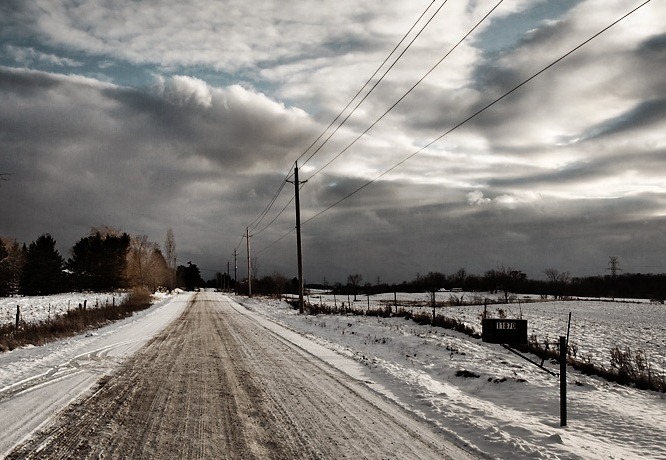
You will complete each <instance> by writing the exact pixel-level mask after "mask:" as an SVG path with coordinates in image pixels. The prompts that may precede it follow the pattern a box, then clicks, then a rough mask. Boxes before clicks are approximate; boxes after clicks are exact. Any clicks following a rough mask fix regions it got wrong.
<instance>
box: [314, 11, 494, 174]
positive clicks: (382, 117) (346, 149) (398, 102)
mask: <svg viewBox="0 0 666 460" xmlns="http://www.w3.org/2000/svg"><path fill="white" fill-rule="evenodd" d="M503 1H504V0H499V1H498V2H497V3H496V4H495V6H493V7H492V8H491V9H490V11H488V12H487V13H486V14H485V15H484V16H483V17H482V18H481V20H479V21H478V22H477V23H476V24H475V25H474V27H472V28H471V29H470V30H469V31H468V32H467V33H466V34H465V35H464V36H463V37H462V38H461V39H460V40H459V41H458V42H457V43H456V44H455V45H453V47H452V48H451V49H450V50H449V51H448V52H447V53H446V54H445V55H444V56H443V57H442V58H441V59H440V60H438V61H437V62H436V63H435V64H434V65H433V66H432V67H430V69H428V71H427V72H426V73H425V74H424V75H423V76H422V77H421V78H420V79H419V80H418V81H417V82H416V83H414V85H412V87H411V88H409V89H408V90H407V91H406V92H405V93H404V94H403V95H402V96H400V98H398V100H397V101H395V102H394V103H393V105H391V106H390V107H389V108H388V109H387V110H386V111H385V112H384V113H382V115H381V116H380V117H379V118H377V119H376V120H375V121H374V122H373V123H372V124H371V125H370V126H368V127H367V128H366V129H365V130H364V131H363V132H362V133H361V134H359V135H358V136H357V137H356V138H355V139H354V140H353V141H352V142H350V143H349V144H348V145H347V146H346V147H345V148H344V149H342V150H341V151H340V152H338V153H337V154H336V155H335V156H334V157H333V158H331V160H329V161H328V162H327V163H326V164H325V165H324V166H322V167H321V168H319V169H318V170H316V171H315V172H314V173H312V174H311V175H310V177H309V178H308V180H310V179H312V178H313V177H315V176H316V175H317V174H319V173H320V172H322V171H323V170H324V169H326V168H327V167H329V166H330V165H331V164H332V163H333V162H334V161H335V160H337V159H338V158H340V157H341V156H342V155H343V154H344V153H345V152H346V151H348V150H349V149H350V148H351V147H352V146H353V145H354V144H356V143H357V142H358V141H359V140H360V139H361V138H362V137H363V136H365V135H366V134H367V133H368V132H369V131H370V130H371V129H372V128H374V127H375V126H376V125H377V124H378V123H379V122H380V121H382V120H383V119H384V117H386V115H388V114H389V113H390V112H391V111H392V110H393V109H395V108H396V106H397V105H398V104H400V103H401V102H402V101H403V100H404V99H405V98H406V97H407V96H408V95H409V94H410V93H411V92H412V91H414V89H416V87H417V86H418V85H420V84H421V83H422V82H423V80H425V79H426V78H427V77H428V76H429V75H430V74H431V73H432V72H434V71H435V69H436V68H437V67H439V65H440V64H441V63H442V62H444V60H445V59H446V58H447V57H449V55H450V54H451V53H452V52H453V51H455V50H456V49H457V48H458V46H460V45H461V44H462V42H464V41H465V40H466V39H467V38H468V37H469V36H470V35H471V34H472V33H473V32H474V31H475V30H476V29H477V28H478V27H479V26H480V25H481V23H483V22H484V21H485V20H486V19H487V18H488V16H490V15H491V14H492V13H493V11H495V10H496V9H497V8H498V7H499V6H500V5H501V4H502V2H503Z"/></svg>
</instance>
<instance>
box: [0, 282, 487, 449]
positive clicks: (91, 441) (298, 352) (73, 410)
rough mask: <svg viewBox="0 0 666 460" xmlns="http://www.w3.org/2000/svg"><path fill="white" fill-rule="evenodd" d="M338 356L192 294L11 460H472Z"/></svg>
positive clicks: (218, 298) (224, 303) (232, 306)
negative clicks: (133, 351) (137, 348)
mask: <svg viewBox="0 0 666 460" xmlns="http://www.w3.org/2000/svg"><path fill="white" fill-rule="evenodd" d="M328 359H330V360H335V361H336V362H332V363H331V364H333V365H331V364H329V363H327V362H326V360H328ZM341 359H342V358H340V357H339V356H333V354H332V353H330V352H329V351H327V350H324V349H320V348H319V347H318V346H317V345H315V344H314V343H312V342H309V341H305V340H304V339H303V338H302V337H301V336H298V335H296V334H293V333H291V332H290V331H287V330H285V329H282V328H280V327H279V326H276V325H275V324H274V323H271V322H269V321H267V320H265V319H263V318H261V317H259V316H257V315H254V314H252V313H251V312H247V311H246V310H244V309H243V308H241V307H239V306H238V304H236V303H234V302H233V301H231V300H229V299H228V298H226V297H224V296H222V295H220V294H214V293H200V294H198V295H197V296H196V297H195V301H194V302H193V303H192V304H191V305H190V306H189V307H188V308H187V309H186V311H185V313H184V314H183V315H181V316H180V317H178V319H176V320H175V321H173V322H172V323H171V324H170V325H169V326H168V327H167V328H166V329H165V330H164V331H163V332H162V333H161V334H160V335H158V336H157V337H156V338H155V339H154V340H152V341H150V342H149V343H148V344H147V345H146V346H145V347H143V348H142V349H141V350H140V351H139V352H138V353H137V354H135V355H134V356H133V357H132V358H130V359H128V360H127V361H126V362H125V363H124V364H123V366H122V367H121V368H120V369H119V370H118V371H116V372H114V373H111V374H109V375H108V376H107V377H104V378H102V379H101V380H100V381H99V382H98V383H97V387H96V389H95V391H94V392H90V393H87V394H86V396H85V398H83V399H80V400H78V401H77V403H75V404H72V405H70V406H68V407H67V409H66V410H65V411H63V412H62V413H60V414H59V415H58V417H57V418H55V419H54V420H52V421H51V422H49V423H47V424H45V425H44V426H43V427H42V428H41V429H40V430H39V431H38V433H37V434H36V435H34V436H33V437H31V438H30V439H29V440H28V441H27V442H25V443H24V444H23V445H21V446H20V447H19V448H18V449H17V450H15V451H14V452H13V453H11V454H10V455H9V456H8V458H11V459H13V458H44V457H48V458H69V457H72V456H75V457H77V458H102V457H103V458H285V459H286V458H289V459H291V458H421V459H429V458H432V459H443V458H453V459H470V458H475V457H474V455H472V454H470V453H469V452H466V451H464V450H462V449H461V448H459V447H457V446H454V445H453V444H451V443H450V442H449V441H448V439H446V438H445V437H444V436H443V435H442V434H440V433H438V432H435V431H433V428H432V427H431V426H430V425H427V424H425V423H423V422H422V421H419V420H417V419H415V418H414V417H413V416H412V415H410V414H408V413H407V412H405V411H404V410H403V409H402V408H400V407H398V406H397V405H395V404H393V403H392V402H390V401H388V400H387V399H385V398H384V397H382V396H380V395H379V394H378V393H377V392H374V391H372V390H371V389H369V387H368V384H366V383H365V382H361V381H359V380H358V378H359V377H360V376H361V374H362V370H360V369H356V368H355V367H354V366H355V365H354V363H353V362H350V363H343V362H340V360H341ZM343 370H345V371H348V372H343ZM350 374H351V375H350ZM11 399H12V398H10V400H11Z"/></svg>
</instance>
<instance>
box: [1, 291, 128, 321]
mask: <svg viewBox="0 0 666 460" xmlns="http://www.w3.org/2000/svg"><path fill="white" fill-rule="evenodd" d="M126 296H127V294H126V293H122V292H109V293H99V292H97V293H95V292H69V293H65V294H57V295H50V296H21V297H0V324H5V323H14V322H15V321H16V307H17V306H19V307H20V312H21V319H22V320H23V321H25V322H26V323H35V322H39V321H46V320H48V319H50V318H53V317H55V316H58V315H63V314H65V313H67V311H68V310H73V309H75V308H78V307H79V304H81V305H83V304H84V302H85V303H86V308H95V307H97V306H102V305H105V304H112V303H113V302H115V304H116V305H118V304H119V303H120V302H122V301H123V300H124V299H125V297H126Z"/></svg>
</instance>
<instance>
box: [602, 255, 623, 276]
mask: <svg viewBox="0 0 666 460" xmlns="http://www.w3.org/2000/svg"><path fill="white" fill-rule="evenodd" d="M606 270H610V272H611V277H612V278H615V277H616V276H617V272H621V271H622V269H621V268H620V258H619V257H618V256H610V260H609V261H608V268H607V269H606Z"/></svg>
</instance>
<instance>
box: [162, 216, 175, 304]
mask: <svg viewBox="0 0 666 460" xmlns="http://www.w3.org/2000/svg"><path fill="white" fill-rule="evenodd" d="M164 253H165V254H164V258H165V259H166V263H167V267H168V269H169V272H170V273H169V274H170V277H169V278H170V279H169V290H170V291H173V288H174V287H175V284H176V237H175V236H174V234H173V230H172V229H168V230H167V234H166V240H165V241H164Z"/></svg>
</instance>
